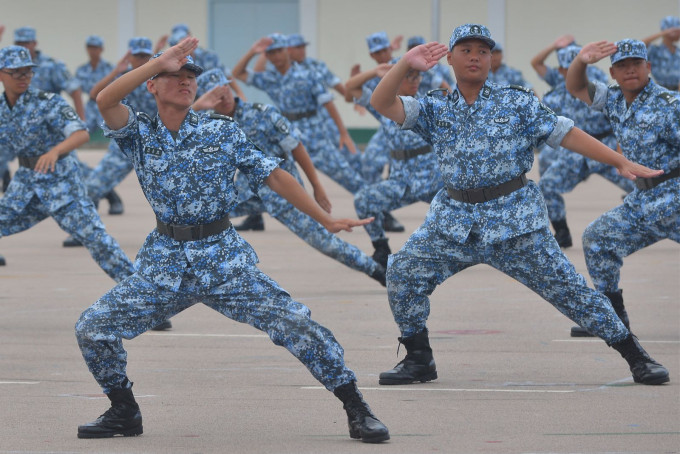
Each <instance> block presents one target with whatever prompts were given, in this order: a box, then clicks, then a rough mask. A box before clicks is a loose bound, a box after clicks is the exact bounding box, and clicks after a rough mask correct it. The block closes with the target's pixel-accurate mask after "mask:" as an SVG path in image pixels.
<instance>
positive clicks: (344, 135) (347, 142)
mask: <svg viewBox="0 0 680 454" xmlns="http://www.w3.org/2000/svg"><path fill="white" fill-rule="evenodd" d="M323 106H324V107H325V108H326V110H327V111H328V115H330V117H331V118H332V119H333V121H334V122H335V126H337V128H338V131H340V148H342V147H347V149H348V150H349V152H350V153H352V154H354V153H356V152H357V146H356V145H354V141H353V140H352V138H351V137H350V136H349V132H347V128H345V123H343V121H342V118H341V117H340V112H338V109H337V108H336V107H335V103H333V101H328V102H327V103H326V104H324V105H323Z"/></svg>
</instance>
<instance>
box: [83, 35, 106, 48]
mask: <svg viewBox="0 0 680 454" xmlns="http://www.w3.org/2000/svg"><path fill="white" fill-rule="evenodd" d="M85 45H86V46H92V47H104V40H103V39H102V38H101V37H100V36H97V35H90V36H88V37H87V39H86V40H85Z"/></svg>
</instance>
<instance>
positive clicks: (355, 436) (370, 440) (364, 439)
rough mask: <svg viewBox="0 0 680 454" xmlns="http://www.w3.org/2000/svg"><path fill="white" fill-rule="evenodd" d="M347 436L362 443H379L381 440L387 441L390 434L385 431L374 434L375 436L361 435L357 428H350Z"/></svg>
mask: <svg viewBox="0 0 680 454" xmlns="http://www.w3.org/2000/svg"><path fill="white" fill-rule="evenodd" d="M349 437H350V438H352V439H354V440H361V441H362V442H364V443H380V442H382V441H387V440H389V439H390V434H389V433H386V434H383V435H376V436H375V437H362V436H361V432H359V431H358V430H350V431H349Z"/></svg>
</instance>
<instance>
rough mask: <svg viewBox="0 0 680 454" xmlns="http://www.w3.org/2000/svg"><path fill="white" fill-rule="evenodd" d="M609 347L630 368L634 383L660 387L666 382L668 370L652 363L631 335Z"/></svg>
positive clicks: (654, 362)
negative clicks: (618, 354) (619, 354)
mask: <svg viewBox="0 0 680 454" xmlns="http://www.w3.org/2000/svg"><path fill="white" fill-rule="evenodd" d="M611 347H612V348H613V349H614V350H616V351H617V352H619V353H621V356H623V359H625V360H626V362H627V363H628V365H629V366H630V371H631V372H632V373H633V380H634V381H635V383H642V384H643V385H660V384H662V383H666V382H668V381H669V380H670V379H669V378H668V369H666V368H665V367H663V366H662V365H661V364H659V363H657V362H656V361H654V360H653V359H652V358H651V357H650V356H649V355H648V354H647V352H646V351H645V349H644V348H642V346H641V345H640V343H639V342H638V340H637V337H635V336H633V335H632V334H631V335H630V336H628V337H627V338H625V339H624V340H622V341H621V342H618V343H616V344H612V345H611Z"/></svg>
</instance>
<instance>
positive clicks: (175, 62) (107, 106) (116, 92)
mask: <svg viewBox="0 0 680 454" xmlns="http://www.w3.org/2000/svg"><path fill="white" fill-rule="evenodd" d="M197 46H198V39H196V38H193V37H188V38H185V39H183V40H182V41H180V42H179V43H178V44H177V45H176V46H173V47H171V48H170V49H168V50H167V51H165V52H164V53H163V54H162V55H161V56H160V57H158V58H154V59H151V60H149V61H148V62H147V63H145V64H143V65H142V66H140V67H139V68H136V69H133V70H132V71H130V72H128V73H126V74H123V75H122V76H120V77H119V78H118V79H116V80H114V81H113V82H112V83H111V84H109V85H108V86H107V87H106V88H104V89H103V90H102V91H101V92H100V93H99V94H98V95H97V106H98V107H99V111H100V112H101V114H102V117H104V121H105V122H106V125H107V126H108V127H109V128H111V129H120V128H122V127H123V126H125V125H126V124H127V120H128V110H127V107H125V106H124V105H123V104H122V103H121V101H122V100H123V98H125V97H126V96H127V95H129V94H130V93H132V91H133V90H134V89H135V88H137V87H138V86H140V85H141V84H142V83H144V82H145V81H147V80H149V79H150V78H152V77H153V76H155V75H156V74H160V73H162V72H174V71H178V70H179V69H180V68H181V67H182V66H184V64H186V62H187V56H188V55H190V54H191V53H192V52H193V51H194V49H196V47H197Z"/></svg>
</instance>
